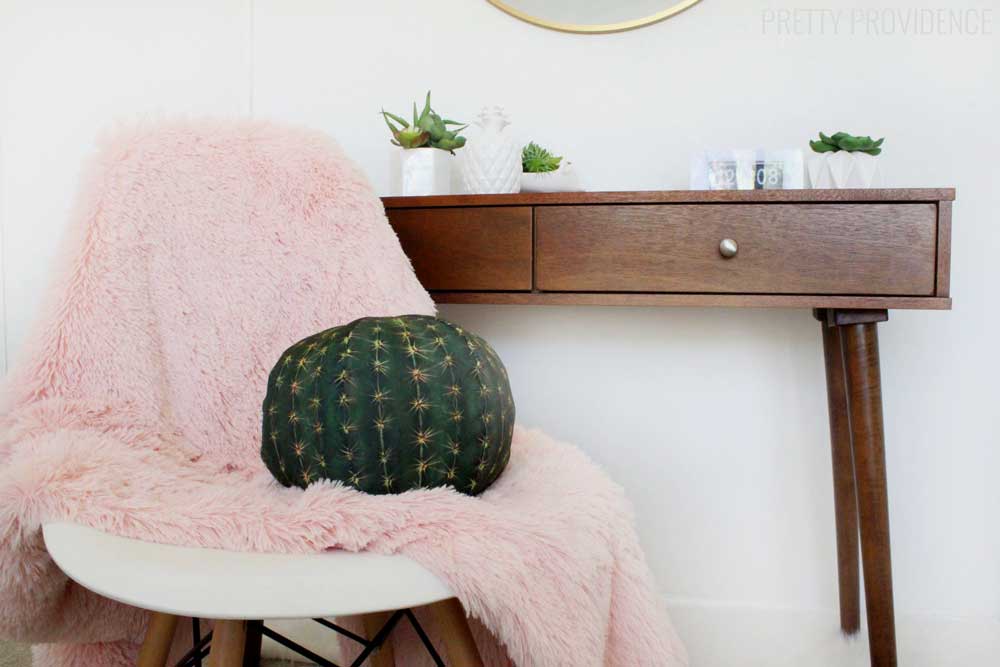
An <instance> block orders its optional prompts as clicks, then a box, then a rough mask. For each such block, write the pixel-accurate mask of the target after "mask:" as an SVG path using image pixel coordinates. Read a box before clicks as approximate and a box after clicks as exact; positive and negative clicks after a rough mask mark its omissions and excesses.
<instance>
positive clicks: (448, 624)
mask: <svg viewBox="0 0 1000 667" xmlns="http://www.w3.org/2000/svg"><path fill="white" fill-rule="evenodd" d="M431 612H432V613H433V614H434V619H435V622H436V623H437V626H438V631H439V632H440V633H441V638H442V639H444V645H445V648H446V649H447V651H448V664H449V665H450V667H483V659H482V658H481V657H480V656H479V649H478V648H476V642H475V640H474V639H473V638H472V630H471V629H470V628H469V619H468V618H467V617H466V615H465V610H464V609H463V608H462V603H461V602H459V601H458V600H457V599H456V598H449V599H447V600H442V601H441V602H435V603H434V604H432V605H431Z"/></svg>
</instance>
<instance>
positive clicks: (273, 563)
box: [43, 523, 482, 667]
mask: <svg viewBox="0 0 1000 667" xmlns="http://www.w3.org/2000/svg"><path fill="white" fill-rule="evenodd" d="M43 534H44V536H45V546H46V548H47V549H48V551H49V554H50V555H51V556H52V559H53V560H54V561H55V562H56V564H57V565H58V566H59V567H60V568H61V569H62V571H63V572H65V573H66V575H67V576H68V577H69V578H70V579H72V580H73V581H75V582H77V583H78V584H80V585H81V586H83V587H85V588H87V589H89V590H91V591H94V592H95V593H97V594H99V595H103V596H104V597H107V598H111V599H112V600H116V601H118V602H122V603H125V604H128V605H131V606H134V607H139V608H141V609H146V610H149V611H151V612H153V615H152V618H151V620H150V624H149V628H148V630H147V632H146V638H145V641H144V642H143V645H142V649H141V651H140V654H139V662H138V665H139V667H164V665H166V662H167V656H168V654H169V652H170V648H171V644H172V643H173V638H174V632H175V630H176V627H177V622H178V620H179V618H180V617H187V616H190V617H191V618H195V619H211V620H214V621H216V623H215V629H214V631H213V637H212V641H211V652H210V653H209V655H208V665H209V666H210V667H242V666H243V665H244V660H245V659H250V660H248V661H252V660H253V658H251V656H252V655H253V654H254V652H255V651H256V653H257V654H258V655H259V651H260V633H261V632H262V631H263V632H264V633H265V634H268V636H273V635H272V634H269V631H268V630H267V629H266V628H263V627H262V625H261V624H260V623H259V621H261V620H262V619H303V618H316V619H322V618H327V617H332V616H350V615H357V614H362V615H364V621H365V632H366V634H367V635H368V638H367V640H368V646H367V647H366V648H367V649H368V650H366V653H368V654H369V655H371V664H372V665H374V666H376V667H391V666H392V665H393V654H392V648H391V644H381V642H382V641H384V640H385V638H386V636H388V634H389V632H391V630H392V627H393V626H394V625H395V623H396V622H398V621H399V620H400V618H402V617H403V616H404V615H409V612H400V611H396V610H407V609H409V608H411V607H417V606H421V605H431V609H432V611H433V612H434V617H435V620H436V622H437V623H438V625H439V626H440V627H439V630H440V632H441V635H442V638H443V639H444V642H445V646H446V648H447V651H448V656H449V664H450V665H454V666H455V667H459V666H461V667H477V666H479V667H481V665H482V660H481V659H480V657H479V653H478V651H477V649H476V645H475V643H474V641H473V639H472V633H471V632H470V630H469V626H468V623H467V620H466V616H465V612H464V611H463V609H462V606H461V604H460V603H459V602H458V600H456V599H455V597H454V594H453V593H452V592H451V591H450V590H449V589H448V587H447V586H446V585H445V584H444V583H443V582H442V581H441V580H440V579H438V578H437V577H436V576H435V575H434V574H432V573H431V572H429V571H427V570H426V569H424V568H423V567H422V566H420V565H419V564H417V563H416V562H414V561H413V560H411V559H409V558H407V557H405V556H382V555H377V554H367V553H350V552H345V551H331V552H326V553H317V554H305V555H292V554H264V553H240V552H232V551H222V550H216V549H200V548H191V547H179V546H171V545H164V544H154V543H151V542H142V541H139V540H133V539H127V538H123V537H116V536H114V535H109V534H107V533H103V532H101V531H98V530H94V529H93V528H88V527H86V526H80V525H77V524H72V523H49V524H46V525H45V526H44V528H43ZM392 612H396V613H392ZM409 618H410V620H411V622H412V621H413V617H412V615H409ZM248 628H250V639H249V641H248ZM254 633H256V636H254ZM418 633H421V634H422V630H420V629H419V628H418ZM196 639H197V638H196ZM361 640H364V638H360V639H359V641H361ZM279 641H280V640H279ZM254 642H256V646H254ZM300 648H301V647H300ZM192 653H193V654H194V655H197V654H199V651H198V650H195V649H193V650H192ZM248 653H249V655H247V654H248ZM195 660H196V661H198V662H199V663H200V658H196V659H195Z"/></svg>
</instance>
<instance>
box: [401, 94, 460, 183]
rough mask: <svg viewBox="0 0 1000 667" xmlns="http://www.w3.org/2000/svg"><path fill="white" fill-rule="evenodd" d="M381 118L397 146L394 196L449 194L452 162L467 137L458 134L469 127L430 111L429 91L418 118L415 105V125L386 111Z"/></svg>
mask: <svg viewBox="0 0 1000 667" xmlns="http://www.w3.org/2000/svg"><path fill="white" fill-rule="evenodd" d="M382 117H383V118H384V119H385V124H386V125H388V126H389V131H390V132H391V133H392V139H391V140H390V141H391V143H392V144H393V146H395V148H394V149H393V151H392V154H391V160H392V165H391V174H390V176H391V177H390V181H391V183H390V187H391V189H392V194H394V195H406V196H423V195H446V194H449V193H450V192H451V165H452V160H453V158H454V156H455V151H456V150H457V149H459V148H461V147H462V146H464V145H465V137H463V136H461V135H460V134H459V133H460V132H461V131H462V130H464V129H465V128H466V127H467V126H466V125H463V124H462V123H460V122H458V121H454V120H447V119H444V118H441V116H440V115H438V114H437V113H436V112H435V111H434V109H432V108H431V93H430V91H427V99H426V100H425V101H424V108H423V111H421V112H420V113H419V114H418V113H417V103H416V102H414V103H413V121H412V122H410V121H408V120H406V119H405V118H403V117H402V116H397V115H396V114H392V113H389V112H388V111H386V110H384V109H383V110H382ZM449 126H451V128H452V129H449ZM455 126H459V127H455Z"/></svg>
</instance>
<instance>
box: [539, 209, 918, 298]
mask: <svg viewBox="0 0 1000 667" xmlns="http://www.w3.org/2000/svg"><path fill="white" fill-rule="evenodd" d="M535 225H536V246H535V253H536V265H535V287H536V289H539V290H543V291H562V292H699V293H713V292H714V293H741V294H752V293H771V294H873V295H913V296H915V295H932V294H933V293H934V279H935V252H936V234H937V207H936V205H935V204H924V203H914V204H823V205H815V204H812V205H799V204H740V205H728V204H723V205H717V204H695V205H622V206H617V205H610V206H606V205H598V206H575V207H570V206H551V207H550V206H542V207H538V208H537V209H536V211H535ZM723 239H733V240H734V241H736V243H737V244H738V246H739V250H738V252H737V254H736V256H734V257H732V258H730V259H726V258H724V257H723V256H722V255H721V253H720V251H719V243H720V242H721V241H722V240H723Z"/></svg>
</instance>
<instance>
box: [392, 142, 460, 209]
mask: <svg viewBox="0 0 1000 667" xmlns="http://www.w3.org/2000/svg"><path fill="white" fill-rule="evenodd" d="M453 161H454V156H453V155H452V154H451V153H449V152H448V151H443V150H441V149H439V148H410V149H404V148H398V147H393V149H392V153H391V156H390V161H389V162H390V164H389V169H390V177H389V181H390V183H389V188H390V190H391V191H392V194H393V195H396V196H403V197H424V196H427V195H448V194H451V166H452V162H453Z"/></svg>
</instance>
